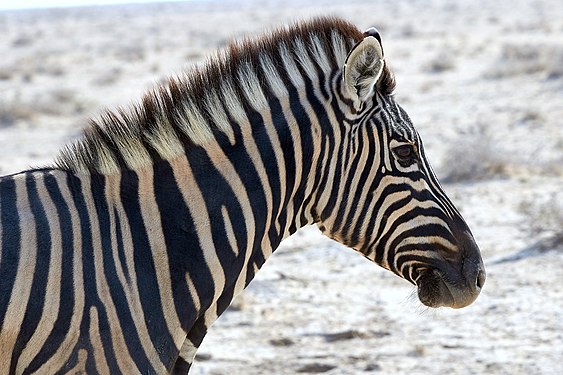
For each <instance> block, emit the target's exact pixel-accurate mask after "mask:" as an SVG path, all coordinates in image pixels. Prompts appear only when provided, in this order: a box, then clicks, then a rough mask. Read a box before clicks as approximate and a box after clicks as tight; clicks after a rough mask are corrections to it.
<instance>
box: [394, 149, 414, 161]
mask: <svg viewBox="0 0 563 375" xmlns="http://www.w3.org/2000/svg"><path fill="white" fill-rule="evenodd" d="M393 152H394V153H395V155H397V157H398V158H399V159H403V160H406V159H410V158H412V157H413V156H414V148H413V146H412V145H401V146H397V147H395V148H394V149H393Z"/></svg>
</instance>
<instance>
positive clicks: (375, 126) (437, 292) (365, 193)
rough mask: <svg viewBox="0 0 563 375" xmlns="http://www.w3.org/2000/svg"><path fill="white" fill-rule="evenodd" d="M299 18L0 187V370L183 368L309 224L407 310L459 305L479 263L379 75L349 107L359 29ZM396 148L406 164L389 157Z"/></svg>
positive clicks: (470, 296)
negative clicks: (406, 294) (403, 150)
mask: <svg viewBox="0 0 563 375" xmlns="http://www.w3.org/2000/svg"><path fill="white" fill-rule="evenodd" d="M315 22H316V23H315ZM315 22H313V23H311V24H308V25H307V26H302V27H301V28H300V29H299V28H297V29H296V30H292V29H290V30H288V31H284V32H278V34H276V35H277V37H278V38H279V39H281V42H279V41H276V35H275V36H274V37H273V38H271V39H268V40H267V41H264V40H262V41H259V42H257V43H256V44H254V45H246V46H242V47H237V48H240V49H238V50H237V49H236V48H234V49H233V50H232V51H231V53H230V55H229V56H227V57H225V58H224V60H222V61H221V62H220V63H218V65H215V66H211V67H208V71H207V72H204V73H202V74H201V75H200V76H198V77H199V78H198V77H195V78H194V80H195V81H196V83H197V84H198V85H199V84H208V85H210V86H211V87H208V89H209V90H208V91H202V92H201V93H200V92H199V91H198V90H203V89H202V88H197V87H195V86H197V85H196V84H195V83H192V84H186V85H184V86H182V85H181V84H180V83H178V82H175V81H171V82H170V83H169V86H168V87H167V88H164V89H162V88H161V90H160V92H159V93H157V94H154V95H153V96H151V97H147V98H145V101H144V102H143V107H142V108H140V109H138V108H137V109H134V110H133V113H135V114H136V116H137V117H135V121H136V122H137V123H141V124H140V125H138V126H137V127H134V126H128V125H127V124H126V123H127V122H128V120H130V117H128V115H126V114H119V115H115V114H112V113H109V114H106V117H104V119H103V121H102V122H103V124H102V125H98V124H94V126H93V128H92V130H91V133H87V134H86V136H85V139H84V140H83V141H82V142H79V143H77V144H76V145H75V146H73V148H71V149H67V150H66V151H65V153H64V154H63V156H62V157H61V158H60V159H59V160H58V161H57V166H56V167H52V168H46V169H41V170H32V171H27V172H23V173H21V174H17V175H13V176H7V177H3V178H1V179H0V241H1V242H0V246H1V253H0V327H1V328H0V358H1V359H0V373H18V374H20V373H33V372H36V371H37V372H38V373H57V372H61V373H65V372H71V373H76V372H87V373H112V374H114V373H167V372H171V371H175V372H178V373H180V372H186V371H187V370H188V369H189V366H190V364H191V362H192V360H193V357H194V356H195V351H196V349H197V347H198V346H199V345H200V343H201V341H202V340H203V337H204V335H205V333H206V331H207V328H208V327H209V326H210V325H211V324H212V323H213V322H214V321H215V320H216V319H217V317H218V316H219V315H220V314H221V313H222V312H223V311H224V310H225V309H226V308H227V307H228V306H229V304H230V303H231V301H232V299H233V298H234V296H236V295H237V294H238V293H239V292H240V291H242V290H243V289H244V287H246V286H247V285H248V283H249V282H250V281H251V280H252V279H253V277H254V275H255V273H256V272H257V271H258V269H259V268H260V267H261V266H262V265H263V264H264V262H265V260H266V259H267V258H268V256H269V255H270V254H271V253H272V252H273V251H274V250H275V249H276V247H277V246H278V245H279V243H280V242H281V241H282V240H283V239H284V238H286V237H288V236H289V235H291V234H292V233H293V232H295V231H296V230H297V229H299V228H301V227H303V226H304V225H307V224H313V223H317V224H318V225H319V227H320V228H321V230H323V231H324V232H325V233H326V234H327V235H328V236H330V237H332V238H334V239H336V240H338V241H340V242H342V243H344V244H346V245H348V246H350V247H353V248H355V249H356V250H358V251H360V252H362V253H363V254H364V255H365V256H366V257H367V258H369V259H371V260H373V261H375V262H376V263H378V264H380V265H381V266H383V267H385V268H388V269H390V270H392V271H393V272H395V273H397V274H398V275H399V276H401V277H404V278H406V279H407V280H409V281H411V282H412V283H416V284H417V285H418V286H419V288H423V289H424V288H426V289H428V291H426V289H424V290H425V292H424V293H423V294H424V295H423V296H422V295H421V300H422V301H423V302H424V303H427V302H428V303H427V304H429V305H431V304H433V305H436V306H437V305H439V304H443V305H451V306H456V307H460V306H463V305H465V304H467V303H470V302H471V301H472V300H473V299H475V297H476V293H478V290H477V292H475V286H474V285H472V286H471V285H470V286H469V287H468V288H469V289H471V288H472V289H471V291H470V292H468V293H469V294H468V297H467V298H466V297H465V294H464V295H462V292H461V291H459V292H458V291H457V290H454V291H451V290H450V293H451V296H452V298H453V300H449V301H447V302H443V298H445V297H443V296H442V294H443V293H442V292H441V290H442V289H443V288H445V287H446V286H447V287H448V288H450V284H452V285H453V284H455V285H457V286H456V288H458V287H459V288H461V287H460V286H459V285H461V284H462V282H461V281H460V280H462V281H463V283H466V280H469V279H471V278H472V280H473V283H474V280H475V277H476V276H475V275H473V274H476V273H477V272H478V271H477V269H478V268H479V267H480V264H479V260H480V258H479V259H477V258H475V256H474V254H469V251H470V250H471V251H473V248H470V246H468V245H460V243H461V242H464V243H466V242H468V241H469V242H471V241H472V240H471V238H470V234H469V232H468V229H467V227H466V226H465V224H464V223H463V220H462V219H461V216H459V213H458V212H457V211H456V210H455V208H454V207H453V205H452V204H451V202H450V201H449V200H448V199H447V198H446V196H445V194H444V193H443V191H442V190H441V188H440V187H439V184H438V182H437V181H436V179H435V177H434V175H433V174H432V172H431V170H430V167H429V166H428V165H427V162H426V160H425V158H424V154H423V150H422V144H421V142H420V139H419V137H418V135H417V134H416V132H415V131H414V128H412V124H411V122H410V120H409V119H408V116H407V115H406V113H404V111H403V110H402V109H401V108H400V107H399V106H398V105H397V104H396V103H395V101H394V99H393V97H392V96H391V95H390V92H389V90H388V89H386V88H385V87H384V83H385V82H383V83H382V79H383V80H385V79H387V80H389V79H390V78H389V76H386V77H383V78H381V77H380V75H381V74H382V73H381V71H380V72H379V75H377V77H376V79H375V80H374V82H373V85H376V86H375V88H370V89H369V90H367V91H366V90H363V89H364V88H362V87H360V86H361V85H362V84H363V83H362V82H360V81H354V82H358V85H359V86H358V87H359V88H358V93H359V94H358V95H359V97H360V98H361V103H359V104H360V105H358V101H357V100H360V99H357V98H356V99H355V97H354V96H353V95H351V94H350V90H349V89H348V88H347V86H346V83H347V82H348V78H347V77H348V76H349V75H350V74H353V73H355V71H354V70H353V67H354V65H352V64H351V63H350V62H349V60H350V59H351V58H350V56H348V60H347V55H348V53H349V51H350V50H351V49H352V48H353V47H354V45H355V44H357V43H360V53H363V52H362V51H363V48H364V47H362V45H361V41H362V38H364V37H365V40H368V42H369V43H372V44H371V45H376V44H374V43H376V42H375V41H374V40H375V37H373V36H370V35H367V36H366V35H363V34H362V33H360V32H359V31H357V30H356V29H355V28H353V27H351V26H350V25H348V24H346V23H344V22H343V21H340V20H332V19H321V20H317V21H315ZM284 33H285V34H284ZM377 37H378V40H379V36H378V35H377ZM369 38H371V39H369ZM372 39H373V40H372ZM272 46H273V47H272ZM274 47H275V48H274ZM368 47H369V46H368ZM354 48H355V47H354ZM370 48H371V47H370ZM261 49H264V50H266V51H264V52H262V50H261ZM249 51H250V52H249ZM257 51H258V52H259V53H255V52H257ZM374 51H375V52H377V51H378V50H377V49H375V50H374ZM245 52H246V54H245ZM368 52H369V51H368ZM370 53H371V52H370ZM380 53H382V52H380ZM352 55H353V56H355V55H354V54H353V53H352ZM360 58H364V57H362V56H360ZM378 61H379V60H378ZM381 61H382V60H381ZM363 63H364V62H363V60H362V61H360V67H362V66H363V65H362V64H363ZM345 64H347V65H346V66H347V69H348V71H346V70H343V69H342V66H343V65H345ZM379 68H381V69H382V67H381V66H380V67H379ZM214 69H215V70H217V69H219V70H221V69H223V73H225V74H223V75H220V74H217V77H223V76H226V77H227V78H217V77H215V78H213V77H211V78H210V77H208V76H205V74H208V75H211V76H213V74H214V72H215V70H214ZM350 71H352V73H350ZM227 73H228V74H227ZM383 74H384V75H385V74H387V75H388V74H390V73H389V72H387V71H384V72H383ZM352 79H356V78H352ZM194 85H195V86H194ZM362 90H363V91H362ZM194 92H195V94H194ZM194 95H195V96H197V95H201V97H202V98H204V99H202V100H201V101H200V102H195V101H196V99H195V97H194ZM124 123H125V124H124ZM108 129H109V130H108ZM405 144H407V145H414V146H413V147H414V151H415V152H416V155H417V156H416V160H415V156H414V155H412V160H410V159H409V160H410V161H409V160H407V159H404V158H403V159H400V158H399V159H398V158H397V156H396V155H395V154H394V153H393V151H392V150H394V149H396V148H397V147H399V146H401V145H405ZM462 232H463V233H462ZM460 233H462V234H460ZM462 237H463V238H462ZM460 238H461V239H460ZM473 245H474V243H473ZM473 245H471V246H473ZM475 249H476V247H475ZM477 251H478V250H477ZM443 264H447V265H443ZM467 264H471V266H470V267H469V266H467ZM448 267H449V268H448ZM469 268H470V271H471V275H470V276H467V275H468V273H469V272H470V271H468V269H469ZM481 268H482V267H481ZM437 269H440V270H444V271H443V272H442V271H440V272H441V273H440V274H439V275H438V272H437V271H436V270H437ZM454 269H455V272H457V273H455V275H454ZM458 274H459V275H462V274H463V275H465V276H458ZM438 276H439V277H440V278H443V279H444V280H445V281H443V282H442V281H440V280H441V279H440V280H438V279H437V278H438ZM483 277H484V276H483ZM428 280H430V281H428ZM450 281H451V283H450ZM468 282H469V284H471V282H472V281H471V280H469V281H468ZM440 283H442V284H444V286H443V285H442V284H440ZM422 284H424V285H423V286H422ZM481 284H482V283H481ZM441 288H442V289H441ZM452 288H453V287H452ZM469 289H468V290H469ZM452 290H453V289H452ZM460 290H461V289H460ZM456 293H457V294H456ZM460 296H461V297H460ZM423 297H424V299H423ZM438 297H439V298H438ZM432 298H435V300H433V299H432ZM425 299H428V300H425ZM436 301H437V302H436Z"/></svg>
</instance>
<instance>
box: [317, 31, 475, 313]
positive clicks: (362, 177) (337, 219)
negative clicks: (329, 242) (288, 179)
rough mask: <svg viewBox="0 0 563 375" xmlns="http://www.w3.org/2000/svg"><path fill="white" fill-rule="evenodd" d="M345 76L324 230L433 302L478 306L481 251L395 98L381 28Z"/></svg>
mask: <svg viewBox="0 0 563 375" xmlns="http://www.w3.org/2000/svg"><path fill="white" fill-rule="evenodd" d="M339 80H340V81H339V82H338V85H339V90H340V92H341V97H342V98H343V100H344V102H346V103H347V106H345V108H346V109H345V113H344V114H343V116H342V118H343V122H344V124H341V127H340V128H341V129H343V130H342V133H341V142H342V145H341V146H340V149H339V152H338V153H337V154H338V156H335V158H337V159H338V164H337V167H336V168H337V169H338V171H336V172H335V173H334V176H335V178H334V179H335V182H334V186H333V188H332V194H335V193H336V195H338V196H339V197H338V198H336V199H335V198H333V199H332V200H328V202H327V204H326V205H325V207H323V210H322V213H321V215H320V218H319V219H320V225H319V226H320V228H321V230H322V231H324V232H325V234H327V235H328V236H329V237H332V238H334V239H336V240H337V241H339V242H341V243H344V244H345V245H347V246H349V247H352V248H354V249H356V250H357V251H359V252H361V253H362V254H363V255H364V256H365V257H367V258H368V259H370V260H372V261H374V262H376V263H377V264H379V265H380V266H382V267H384V268H386V269H388V270H390V271H392V272H394V273H396V274H397V275H399V276H401V277H403V278H405V279H407V280H408V281H410V282H411V283H413V284H415V285H416V286H417V287H418V297H419V299H420V301H421V302H422V303H423V304H425V305H427V306H430V307H439V306H448V307H453V308H460V307H464V306H467V305H469V304H471V303H472V302H473V301H474V300H475V299H476V298H477V296H478V295H479V292H480V290H481V288H482V286H483V283H484V281H485V271H484V266H483V261H482V259H481V255H480V251H479V248H478V247H477V245H476V243H475V241H474V239H473V235H472V234H471V231H470V230H469V228H468V226H467V224H466V223H465V221H464V220H463V218H462V217H461V215H460V213H459V212H458V211H457V209H456V208H455V207H454V205H453V204H452V203H451V201H450V200H449V199H448V197H447V196H446V194H445V193H444V191H443V190H442V188H441V186H440V184H439V182H438V180H437V178H436V176H435V175H434V173H433V171H432V168H431V167H430V164H429V163H428V161H427V159H426V156H425V154H424V148H423V146H422V141H421V139H420V137H419V135H418V133H417V131H416V130H415V128H414V127H413V124H412V122H411V120H410V118H409V116H408V115H407V113H406V112H405V111H404V110H403V109H402V108H401V107H400V106H399V105H398V104H397V102H396V101H395V99H394V97H393V95H392V90H393V86H394V79H393V76H392V73H391V72H390V71H389V69H388V68H387V66H386V64H385V60H384V58H383V49H382V47H381V38H380V36H379V33H378V32H377V30H375V29H373V28H372V29H370V30H368V31H367V32H366V33H365V34H364V38H363V40H361V41H360V42H358V43H357V44H356V45H355V46H354V47H353V48H352V49H351V51H350V52H349V53H348V56H347V58H346V62H345V65H344V69H343V72H342V75H341V78H339ZM335 148H338V147H335Z"/></svg>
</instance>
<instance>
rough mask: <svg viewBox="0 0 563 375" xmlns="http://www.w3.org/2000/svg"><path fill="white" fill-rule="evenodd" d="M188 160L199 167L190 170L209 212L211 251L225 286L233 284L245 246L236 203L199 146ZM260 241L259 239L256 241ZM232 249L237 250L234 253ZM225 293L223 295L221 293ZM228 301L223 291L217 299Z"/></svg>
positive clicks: (243, 226)
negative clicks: (231, 236) (228, 227)
mask: <svg viewBox="0 0 563 375" xmlns="http://www.w3.org/2000/svg"><path fill="white" fill-rule="evenodd" d="M188 160H189V161H190V163H198V165H199V166H200V168H194V169H193V170H192V173H193V175H194V178H195V181H196V183H197V184H198V187H199V189H200V191H201V194H202V196H203V200H204V203H205V209H206V211H207V214H208V215H209V225H210V230H211V236H212V239H213V247H214V249H211V250H212V251H216V254H217V257H218V258H219V262H220V263H221V267H222V269H223V272H224V274H225V278H226V281H225V283H226V285H234V284H235V283H236V281H237V280H238V277H239V275H240V273H241V270H242V268H243V266H244V260H245V251H246V249H248V248H249V243H248V237H247V233H248V231H249V230H251V229H252V228H248V227H247V225H246V223H245V220H241V218H244V214H243V210H242V207H241V205H240V202H239V201H238V200H237V199H236V195H235V192H234V191H233V190H232V189H231V187H230V186H229V184H228V183H227V181H226V180H225V179H224V178H223V176H222V175H221V173H219V171H218V170H217V169H216V168H215V167H214V166H213V163H212V162H211V159H210V158H209V156H208V155H207V153H206V152H205V150H204V149H203V148H199V147H198V148H195V149H193V150H192V151H191V152H190V153H189V154H188ZM223 207H224V208H225V209H226V211H227V214H228V216H229V220H230V222H231V225H232V227H233V232H234V236H235V241H236V244H235V246H236V247H237V249H233V248H232V247H231V244H230V243H229V239H228V236H227V231H226V225H227V223H226V222H225V220H224V219H223V214H222V209H223ZM257 242H258V243H260V241H257ZM235 252H239V253H238V255H235ZM225 293H226V294H225ZM231 300H232V292H229V290H224V291H223V292H222V294H221V298H220V301H226V303H227V306H228V304H229V303H230V301H231Z"/></svg>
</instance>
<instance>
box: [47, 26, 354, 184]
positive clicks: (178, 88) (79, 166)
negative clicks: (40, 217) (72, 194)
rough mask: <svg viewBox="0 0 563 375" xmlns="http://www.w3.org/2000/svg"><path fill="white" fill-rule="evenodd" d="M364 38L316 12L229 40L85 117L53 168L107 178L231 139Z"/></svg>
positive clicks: (329, 68)
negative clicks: (118, 105)
mask: <svg viewBox="0 0 563 375" xmlns="http://www.w3.org/2000/svg"><path fill="white" fill-rule="evenodd" d="M362 38H363V34H362V32H360V31H359V30H358V29H357V28H356V27H355V26H353V25H352V24H350V23H348V22H346V21H344V20H342V19H339V18H334V17H322V18H316V19H313V20H311V21H308V22H302V23H297V24H294V25H292V26H288V27H284V28H280V29H277V30H275V31H273V32H271V33H269V34H266V35H263V36H261V37H257V38H252V39H246V40H243V41H239V42H234V43H232V44H230V45H229V46H228V47H227V49H226V50H224V51H221V52H218V53H217V54H216V56H214V57H212V58H211V59H209V60H208V61H207V62H206V63H205V64H202V65H201V66H199V67H195V68H193V69H192V70H191V71H188V72H185V73H183V74H181V75H180V76H178V77H173V78H169V79H168V81H167V82H166V83H165V84H161V85H159V86H157V87H155V88H153V89H152V90H150V91H149V92H148V93H147V94H145V95H144V97H143V98H142V101H141V102H140V103H138V104H135V105H131V106H130V107H129V108H124V109H123V108H122V109H118V110H116V111H106V112H104V113H102V114H101V115H100V116H99V117H98V118H97V119H93V120H91V121H90V126H89V127H88V128H87V129H86V130H85V133H84V135H83V137H82V138H81V139H79V140H77V141H76V142H74V143H73V144H70V145H68V146H66V147H65V148H64V149H63V150H62V151H61V153H60V154H59V156H58V157H57V159H56V161H55V168H60V169H63V170H67V171H71V172H74V173H93V174H104V175H109V174H113V173H118V172H119V171H120V170H122V169H130V170H138V169H141V168H143V167H146V166H148V165H150V164H152V163H154V162H155V161H158V160H170V159H172V158H174V157H176V156H178V155H180V154H181V153H182V152H185V150H186V148H189V147H193V146H194V145H198V146H204V145H205V144H206V143H207V142H208V141H209V140H210V139H211V138H212V137H213V136H214V133H215V132H223V133H224V134H226V135H227V136H229V138H231V137H232V134H230V132H231V121H236V122H238V123H241V124H243V123H247V122H248V119H247V113H248V111H249V110H254V111H258V112H260V111H263V110H264V109H265V108H267V107H268V98H270V97H272V96H276V97H282V96H286V95H287V87H288V85H289V84H291V85H293V86H294V87H296V88H299V87H300V86H303V85H304V79H305V78H309V79H311V80H315V79H318V74H319V73H318V72H319V71H322V72H323V73H324V74H325V76H328V74H330V73H331V72H332V71H334V70H335V69H340V68H341V67H342V66H343V65H344V62H345V59H346V55H347V53H348V51H349V50H350V48H351V47H352V46H353V45H354V44H355V43H356V42H358V41H359V40H361V39H362ZM278 66H280V67H281V66H283V67H284V70H285V72H287V73H284V74H280V69H278V68H277V67H278Z"/></svg>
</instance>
